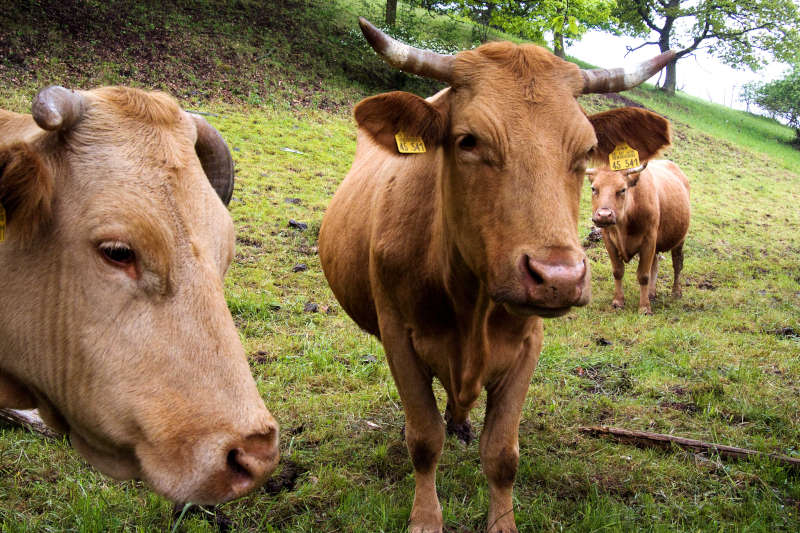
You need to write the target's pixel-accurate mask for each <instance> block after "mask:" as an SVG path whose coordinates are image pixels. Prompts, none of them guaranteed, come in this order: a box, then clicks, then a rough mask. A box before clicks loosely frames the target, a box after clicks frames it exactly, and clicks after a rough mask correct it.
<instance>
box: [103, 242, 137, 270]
mask: <svg viewBox="0 0 800 533" xmlns="http://www.w3.org/2000/svg"><path fill="white" fill-rule="evenodd" d="M97 249H98V251H99V252H100V254H101V255H102V256H103V259H105V260H106V261H108V262H109V263H110V264H112V265H114V266H118V267H127V266H129V265H132V264H133V263H134V262H135V261H136V254H135V253H134V251H133V250H132V249H131V247H130V246H128V245H127V244H125V243H124V242H120V241H106V242H101V243H100V244H99V245H97Z"/></svg>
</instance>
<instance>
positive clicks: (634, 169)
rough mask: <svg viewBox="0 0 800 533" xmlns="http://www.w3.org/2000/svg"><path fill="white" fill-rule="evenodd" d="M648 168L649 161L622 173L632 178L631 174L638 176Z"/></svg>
mask: <svg viewBox="0 0 800 533" xmlns="http://www.w3.org/2000/svg"><path fill="white" fill-rule="evenodd" d="M646 168H647V161H645V162H644V163H642V164H641V165H639V166H638V167H634V168H629V169H627V170H623V171H622V173H623V174H625V175H626V176H630V175H631V174H638V173H639V172H641V171H643V170H644V169H646Z"/></svg>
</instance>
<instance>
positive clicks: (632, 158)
mask: <svg viewBox="0 0 800 533" xmlns="http://www.w3.org/2000/svg"><path fill="white" fill-rule="evenodd" d="M608 164H609V165H610V166H611V170H628V169H629V168H636V167H638V166H639V165H640V164H641V163H639V152H637V151H636V150H634V149H633V148H631V147H630V146H628V143H622V144H618V145H617V147H616V148H614V151H613V152H611V153H610V154H608Z"/></svg>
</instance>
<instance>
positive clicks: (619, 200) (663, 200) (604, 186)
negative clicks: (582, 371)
mask: <svg viewBox="0 0 800 533" xmlns="http://www.w3.org/2000/svg"><path fill="white" fill-rule="evenodd" d="M590 179H591V182H592V212H593V215H592V219H593V221H594V222H595V224H597V225H598V226H601V227H602V228H603V230H602V231H603V242H604V243H605V246H606V250H607V251H608V256H609V258H610V260H611V266H612V270H613V274H614V285H615V291H614V300H613V302H612V306H613V307H615V308H622V307H623V306H624V302H625V299H624V295H623V291H622V276H623V274H624V272H625V263H627V262H628V261H630V260H631V259H632V258H633V257H634V256H635V255H637V254H638V255H639V266H638V269H637V279H638V281H639V285H640V295H639V311H640V312H642V313H644V314H652V308H651V306H650V300H651V299H653V298H655V296H656V278H657V274H658V256H657V255H656V254H657V253H658V252H666V251H670V252H671V253H672V266H673V271H674V278H673V285H672V294H673V296H675V297H679V296H680V294H681V287H680V279H679V277H680V271H681V269H682V267H683V242H684V240H685V239H686V233H687V231H688V230H689V216H690V208H689V181H688V179H687V178H686V176H685V175H684V174H683V172H681V170H680V168H678V166H677V165H676V164H675V163H673V162H671V161H665V160H659V161H651V162H650V163H649V164H648V166H647V168H646V169H645V170H644V171H642V172H641V173H637V174H631V175H628V176H626V175H625V174H624V172H614V171H611V170H609V169H607V168H606V169H602V170H598V171H597V173H596V174H595V175H594V176H591V177H590Z"/></svg>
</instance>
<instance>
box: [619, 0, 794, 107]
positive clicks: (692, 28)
mask: <svg viewBox="0 0 800 533" xmlns="http://www.w3.org/2000/svg"><path fill="white" fill-rule="evenodd" d="M614 15H615V17H616V18H617V20H618V21H619V22H618V28H619V29H620V30H621V31H622V32H623V33H626V34H628V35H632V36H637V37H645V38H647V37H649V36H651V35H653V34H655V35H656V36H657V37H656V39H655V40H651V41H646V42H645V43H644V44H642V45H641V46H647V45H657V46H658V47H659V48H660V50H661V51H662V52H665V51H667V50H669V49H671V48H673V49H677V50H678V55H677V56H676V59H675V61H673V62H672V63H670V64H669V65H668V66H667V77H666V81H665V82H664V86H663V88H664V89H665V90H666V91H668V92H674V91H675V86H676V80H677V77H676V68H675V65H676V62H677V61H679V60H680V59H681V58H683V57H686V56H689V55H691V54H692V53H693V52H695V51H696V50H699V49H706V50H708V51H709V52H710V53H711V54H713V55H715V56H716V57H718V58H719V59H721V60H722V61H723V62H725V63H727V64H728V65H731V66H733V67H734V68H741V67H743V66H747V67H750V68H752V69H757V68H759V67H760V66H762V65H763V64H764V63H765V62H766V61H768V60H770V59H772V58H775V59H778V60H791V59H793V58H795V57H796V55H797V54H798V49H800V14H798V7H797V5H796V4H795V2H794V1H793V0H618V2H617V8H616V9H615V10H614ZM641 46H640V47H637V48H641Z"/></svg>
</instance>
